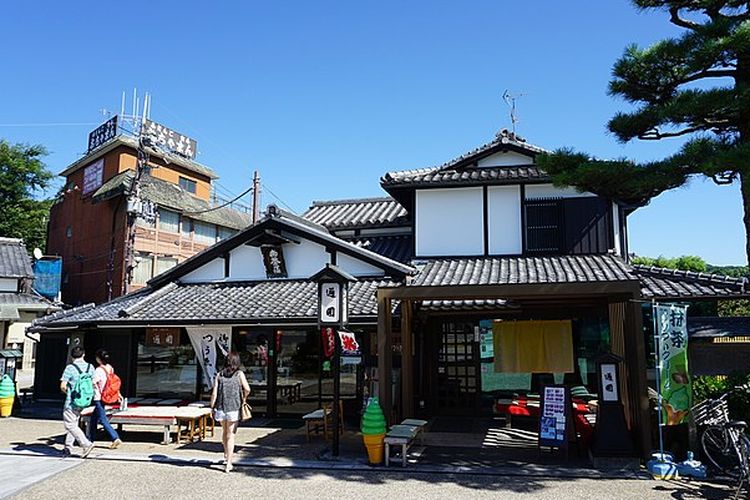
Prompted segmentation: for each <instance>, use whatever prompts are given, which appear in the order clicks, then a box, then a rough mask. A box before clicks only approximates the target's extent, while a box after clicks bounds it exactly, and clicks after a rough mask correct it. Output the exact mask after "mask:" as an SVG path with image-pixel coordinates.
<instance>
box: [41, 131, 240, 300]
mask: <svg viewBox="0 0 750 500" xmlns="http://www.w3.org/2000/svg"><path fill="white" fill-rule="evenodd" d="M106 125H109V127H108V132H107V133H105V134H104V136H103V137H102V134H101V133H98V132H101V131H100V130H99V129H97V131H94V132H92V135H93V139H92V135H90V136H89V150H88V152H87V153H86V154H85V155H84V156H83V157H82V158H80V159H78V160H76V161H74V162H73V163H71V164H70V165H69V166H68V167H67V168H65V169H64V170H63V171H62V172H61V173H60V175H61V176H62V177H65V186H64V188H63V190H62V191H61V193H60V195H59V197H58V200H57V202H56V203H55V204H54V206H53V207H52V209H51V213H50V220H49V227H48V238H47V254H49V255H59V256H61V257H62V258H63V274H62V299H63V302H65V303H67V304H71V305H80V304H85V303H90V302H95V303H100V302H104V301H106V300H109V299H111V298H114V297H117V296H120V295H122V294H123V293H125V292H129V291H133V290H136V289H138V288H141V287H142V286H144V284H145V283H146V282H147V281H148V280H149V279H151V278H152V277H153V276H155V275H157V274H159V273H161V272H164V271H166V270H167V269H170V268H171V267H174V266H175V265H177V264H178V263H180V262H182V261H183V260H185V259H187V258H188V257H190V256H191V255H193V254H195V253H197V252H199V251H201V250H203V249H204V248H206V247H208V246H210V245H212V244H214V243H216V242H217V241H219V240H221V239H224V238H226V237H228V236H230V235H232V234H234V233H235V232H237V231H238V230H240V229H242V228H244V227H246V226H247V225H249V224H250V220H251V216H250V214H249V213H247V212H245V211H242V210H237V209H235V208H232V207H231V206H223V204H221V203H220V202H218V201H217V200H216V198H215V196H214V186H212V183H213V182H215V181H216V179H217V178H218V177H217V175H216V174H215V173H214V172H213V170H211V169H210V168H208V167H206V166H205V165H202V164H200V163H198V162H196V161H195V160H194V159H193V158H192V157H191V156H194V152H193V155H186V154H180V152H178V151H177V150H176V149H175V148H174V143H171V142H170V143H169V144H166V143H164V144H162V143H159V141H152V142H150V143H149V145H148V146H146V147H144V148H142V152H144V153H146V154H147V155H148V156H147V157H148V162H147V167H146V168H144V170H143V175H142V176H141V179H140V182H139V183H138V186H139V189H137V191H138V196H134V195H135V194H136V193H135V191H136V189H135V188H134V179H135V177H136V169H137V165H138V150H139V149H138V144H139V142H138V138H137V137H134V136H133V135H132V134H129V133H126V132H124V131H122V130H121V129H119V128H118V127H117V123H116V118H115V119H112V120H110V122H108V123H107V124H105V125H103V126H102V127H100V129H102V128H103V127H105V126H106ZM163 130H167V131H168V133H169V134H172V133H173V132H172V131H170V130H169V129H163ZM178 135H179V134H178ZM180 137H181V138H184V136H180ZM192 145H193V147H194V146H195V142H194V141H192ZM131 226H132V227H133V231H134V235H135V237H134V240H132V242H133V243H132V248H133V254H132V255H133V257H134V258H133V262H134V265H135V267H134V269H133V272H132V279H131V280H130V283H126V281H127V278H126V274H127V273H126V253H127V246H128V244H127V241H128V235H129V232H130V231H129V227H131Z"/></svg>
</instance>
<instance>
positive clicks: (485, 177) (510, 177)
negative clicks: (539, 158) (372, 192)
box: [380, 130, 550, 188]
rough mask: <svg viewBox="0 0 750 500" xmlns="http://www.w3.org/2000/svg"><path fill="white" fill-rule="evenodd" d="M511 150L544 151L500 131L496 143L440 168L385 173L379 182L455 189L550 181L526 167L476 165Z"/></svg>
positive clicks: (531, 153)
mask: <svg viewBox="0 0 750 500" xmlns="http://www.w3.org/2000/svg"><path fill="white" fill-rule="evenodd" d="M507 148H510V149H514V150H518V151H521V152H523V153H526V154H529V155H530V156H535V155H537V154H538V153H543V152H545V150H544V149H542V148H540V147H538V146H534V145H532V144H529V143H527V142H526V141H524V140H523V139H521V138H519V137H517V136H515V135H514V134H512V133H510V132H508V131H507V130H502V131H500V132H499V133H498V134H497V135H496V136H495V139H494V140H492V141H490V142H488V143H487V144H483V145H481V146H479V147H478V148H476V149H474V150H472V151H470V152H468V153H466V154H463V155H461V156H459V157H457V158H454V159H452V160H450V161H448V162H446V163H443V164H442V165H438V166H435V167H429V168H419V169H414V170H401V171H396V172H388V173H386V174H385V175H384V176H383V177H382V178H381V179H380V184H381V185H382V186H383V187H384V188H392V187H398V186H406V185H409V186H420V185H454V184H474V183H475V184H484V183H489V182H491V183H497V184H501V183H505V182H508V183H515V182H529V181H532V182H533V181H537V182H542V181H549V180H550V177H549V176H548V175H547V174H546V173H545V172H544V171H543V170H541V169H539V168H537V167H535V166H533V165H532V164H531V163H533V162H532V161H529V165H523V166H505V167H481V168H478V167H476V165H475V162H476V161H478V160H479V159H481V158H483V157H485V156H488V155H490V154H493V153H494V152H496V151H502V150H503V149H507Z"/></svg>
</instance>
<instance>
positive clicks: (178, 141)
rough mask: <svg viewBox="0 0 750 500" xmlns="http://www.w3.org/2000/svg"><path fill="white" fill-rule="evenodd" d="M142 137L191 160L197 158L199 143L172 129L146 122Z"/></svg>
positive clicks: (142, 128)
mask: <svg viewBox="0 0 750 500" xmlns="http://www.w3.org/2000/svg"><path fill="white" fill-rule="evenodd" d="M141 135H143V136H144V137H148V138H149V139H151V140H152V141H153V142H154V144H155V145H156V146H159V147H162V148H165V149H168V150H169V151H171V152H172V153H177V154H178V155H181V156H185V157H187V158H190V159H194V158H195V154H196V152H197V150H198V143H197V142H196V141H195V139H191V138H190V137H188V136H186V135H182V134H180V133H179V132H175V131H174V130H172V129H171V128H168V127H165V126H164V125H162V124H160V123H156V122H152V121H151V120H144V122H143V125H142V126H141Z"/></svg>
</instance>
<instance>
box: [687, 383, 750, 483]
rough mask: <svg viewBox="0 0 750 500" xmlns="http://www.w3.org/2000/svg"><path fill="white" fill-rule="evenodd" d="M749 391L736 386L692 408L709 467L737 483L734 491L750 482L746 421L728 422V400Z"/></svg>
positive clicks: (749, 443)
mask: <svg viewBox="0 0 750 500" xmlns="http://www.w3.org/2000/svg"><path fill="white" fill-rule="evenodd" d="M740 390H741V391H746V392H750V386H748V385H744V386H739V387H735V388H734V389H733V390H731V391H729V392H726V393H724V394H723V395H721V397H719V398H718V399H707V400H705V401H703V402H701V403H699V404H698V405H696V406H695V407H694V409H693V411H694V413H693V415H694V418H695V422H696V424H698V425H699V426H704V428H703V432H702V433H701V447H702V448H703V456H704V458H705V459H706V460H707V461H708V465H709V466H710V467H712V468H713V469H715V471H717V472H718V473H720V474H725V475H727V476H730V477H733V478H735V479H738V480H739V484H738V486H737V492H738V493H739V491H740V490H741V489H742V485H743V483H744V482H745V481H747V480H748V479H750V438H749V437H748V435H747V433H746V430H747V422H744V421H742V420H730V419H729V406H728V404H727V398H728V397H729V395H730V394H732V393H733V392H734V391H740Z"/></svg>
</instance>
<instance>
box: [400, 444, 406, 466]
mask: <svg viewBox="0 0 750 500" xmlns="http://www.w3.org/2000/svg"><path fill="white" fill-rule="evenodd" d="M401 467H406V443H404V444H402V445H401Z"/></svg>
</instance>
